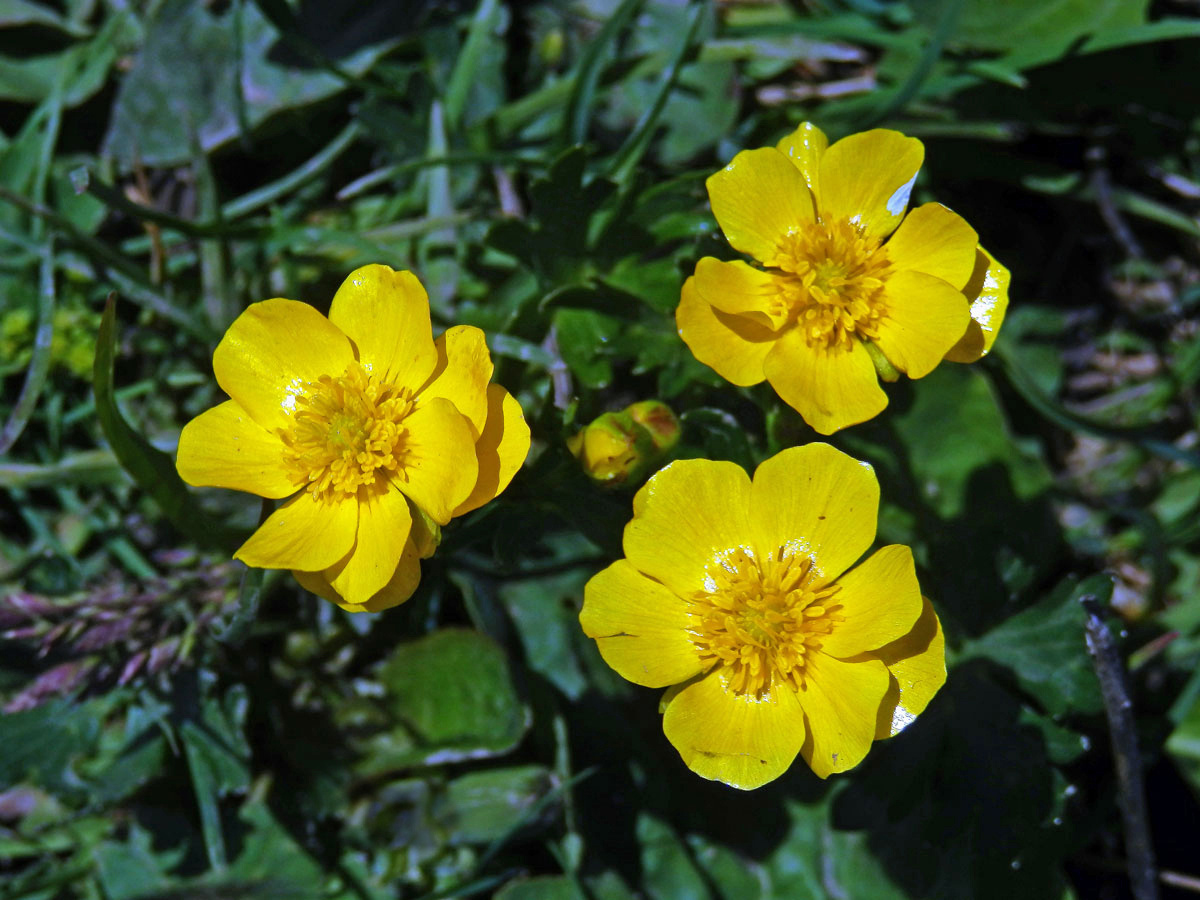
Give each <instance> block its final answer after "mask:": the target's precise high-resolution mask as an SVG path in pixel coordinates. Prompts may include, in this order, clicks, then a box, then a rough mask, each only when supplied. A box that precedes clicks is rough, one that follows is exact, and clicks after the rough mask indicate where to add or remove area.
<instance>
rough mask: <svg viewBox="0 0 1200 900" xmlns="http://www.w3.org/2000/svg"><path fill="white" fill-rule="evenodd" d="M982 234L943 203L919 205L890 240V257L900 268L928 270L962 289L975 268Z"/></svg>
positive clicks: (926, 271) (927, 271) (928, 273)
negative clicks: (977, 247) (976, 231)
mask: <svg viewBox="0 0 1200 900" xmlns="http://www.w3.org/2000/svg"><path fill="white" fill-rule="evenodd" d="M978 243H979V235H977V234H976V233H975V229H974V228H972V227H971V226H970V225H968V224H967V220H966V219H964V218H963V217H962V216H960V215H959V214H958V213H956V212H952V211H951V210H949V209H947V208H946V207H944V206H942V204H940V203H926V204H925V205H924V206H918V207H917V208H916V209H914V210H913V211H912V212H910V213H909V214H908V215H907V216H905V217H904V221H903V222H901V223H900V227H899V228H897V229H896V233H895V234H894V235H892V239H891V240H890V241H888V242H887V257H888V259H889V260H891V262H892V265H893V266H895V267H896V269H897V270H901V269H912V270H913V271H916V272H924V273H925V274H926V275H932V276H934V277H935V278H940V279H942V281H945V282H946V283H948V284H949V285H950V286H951V287H955V288H959V289H961V288H962V287H963V285H965V284H966V283H967V280H968V279H969V278H970V277H971V273H972V272H973V271H974V269H975V247H976V245H977V244H978Z"/></svg>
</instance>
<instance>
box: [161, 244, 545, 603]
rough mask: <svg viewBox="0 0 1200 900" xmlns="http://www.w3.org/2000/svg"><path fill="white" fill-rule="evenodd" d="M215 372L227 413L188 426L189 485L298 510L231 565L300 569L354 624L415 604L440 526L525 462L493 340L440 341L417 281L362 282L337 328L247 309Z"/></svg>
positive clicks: (371, 274) (393, 275) (458, 333)
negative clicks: (365, 615)
mask: <svg viewBox="0 0 1200 900" xmlns="http://www.w3.org/2000/svg"><path fill="white" fill-rule="evenodd" d="M213 371H214V372H215V373H216V376H217V383H218V384H219V385H220V386H221V389H222V390H224V391H225V392H226V393H227V394H229V396H230V397H231V398H232V399H230V400H227V401H226V402H224V403H222V404H220V405H219V406H217V407H215V408H213V409H210V410H208V411H207V412H205V413H202V414H201V415H199V416H197V417H196V418H195V419H193V420H192V421H191V422H189V423H188V424H187V425H186V426H185V427H184V429H183V433H182V434H181V435H180V436H179V455H178V459H177V462H176V465H177V467H178V469H179V474H180V475H181V476H182V477H183V479H184V480H185V481H187V482H188V483H189V484H193V485H204V486H211V487H226V488H233V489H235V490H241V491H249V492H250V493H253V494H258V495H259V496H260V497H268V498H271V499H282V498H285V497H286V498H290V499H288V500H287V502H285V503H284V504H283V505H282V506H280V507H279V509H277V510H276V511H275V512H274V513H273V514H272V515H271V516H270V517H269V518H268V519H267V520H266V521H265V522H264V523H263V524H262V526H261V527H260V528H259V529H258V530H257V531H256V532H255V533H254V534H253V535H251V537H250V539H249V540H247V541H246V543H244V544H243V545H242V546H241V548H240V549H239V550H238V551H237V553H235V554H234V556H235V557H236V558H237V559H240V560H242V561H243V562H244V563H246V565H249V566H257V567H262V568H272V569H292V570H293V572H294V574H295V576H296V578H297V579H299V581H300V583H301V584H302V585H304V587H306V588H307V589H308V590H310V591H312V592H313V593H315V594H319V595H320V596H322V597H325V598H326V599H328V600H332V601H333V602H334V603H337V604H338V605H339V606H341V607H342V608H344V609H347V610H350V611H352V612H374V611H377V610H381V609H387V608H388V607H391V606H395V605H396V604H398V603H403V602H404V601H405V600H407V599H408V598H409V597H410V596H412V593H413V591H414V590H416V587H417V583H418V582H419V581H420V577H421V573H420V565H419V560H420V559H422V558H424V557H427V556H429V555H431V554H432V553H433V551H434V549H435V548H436V547H437V543H438V540H439V536H440V526H442V525H445V524H446V523H447V522H449V521H450V519H451V518H452V517H454V516H460V515H462V514H463V513H466V512H469V511H470V510H472V509H475V508H476V507H479V506H482V505H483V504H484V503H486V502H488V501H489V500H491V499H492V498H493V497H495V496H496V495H497V494H499V493H500V492H501V491H503V490H504V488H506V487H507V486H508V483H509V482H510V481H511V480H512V477H513V475H515V474H516V472H517V470H518V469H519V468H520V467H521V464H522V463H523V462H524V461H525V456H526V454H527V453H528V452H529V427H528V426H527V425H526V424H525V419H524V416H523V415H522V413H521V407H520V404H518V403H517V401H516V400H515V399H514V398H513V397H512V396H511V395H510V394H509V393H508V391H506V390H505V389H504V388H502V387H500V386H499V385H496V384H489V383H488V382H489V381H490V379H491V377H492V361H491V356H490V354H489V353H488V348H487V344H486V343H485V340H484V335H483V332H482V331H480V330H479V329H478V328H473V327H471V326H456V327H454V328H451V329H449V330H447V331H446V332H445V333H444V334H443V335H442V336H441V337H439V338H438V339H437V340H436V341H435V340H434V339H433V333H432V329H431V325H430V320H429V298H428V296H427V295H426V293H425V289H424V288H423V287H421V283H420V282H419V281H417V279H416V277H415V276H414V275H413V274H412V273H411V272H394V271H393V270H392V269H390V268H388V267H387V266H365V267H364V268H361V269H358V270H356V271H354V272H352V273H351V274H350V276H349V277H348V278H347V279H346V280H345V282H344V283H343V284H342V286H341V288H339V289H338V292H337V294H336V295H335V296H334V298H333V305H332V307H331V308H330V311H329V318H328V319H327V318H325V316H323V315H321V314H320V313H319V312H317V311H316V310H315V309H313V308H312V307H311V306H308V305H306V304H304V303H297V302H296V301H294V300H282V299H275V300H264V301H263V302H261V303H255V304H253V305H252V306H250V307H249V308H248V309H247V310H246V311H245V312H243V313H242V314H241V315H240V316H238V318H237V320H236V321H234V323H233V324H232V325H231V326H230V327H229V330H228V331H227V332H226V333H225V337H224V339H223V340H222V341H221V343H220V344H218V345H217V349H216V352H215V353H214V354H213Z"/></svg>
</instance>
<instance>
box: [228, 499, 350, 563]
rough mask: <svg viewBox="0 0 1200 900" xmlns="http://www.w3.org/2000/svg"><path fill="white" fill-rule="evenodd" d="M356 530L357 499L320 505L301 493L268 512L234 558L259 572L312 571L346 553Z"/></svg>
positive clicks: (321, 503)
mask: <svg viewBox="0 0 1200 900" xmlns="http://www.w3.org/2000/svg"><path fill="white" fill-rule="evenodd" d="M357 530H358V502H357V501H356V500H354V499H350V500H345V501H337V502H334V503H323V502H321V501H319V500H314V499H313V495H312V494H311V493H310V492H309V491H304V492H303V493H301V494H297V495H296V496H295V497H293V498H292V499H291V500H289V501H288V502H287V503H285V504H283V506H281V507H279V509H277V510H275V512H273V513H271V515H270V516H269V517H268V518H267V521H265V522H263V523H262V525H260V526H259V528H258V531H256V532H254V534H252V535H250V539H249V540H247V541H246V543H244V544H242V546H241V547H239V548H238V551H237V553H235V554H233V557H234V559H240V560H241V561H242V562H244V563H245V564H246V565H248V566H254V567H256V568H260V569H303V570H305V571H309V572H313V571H316V570H318V569H324V568H326V567H327V566H332V565H333V564H334V563H336V562H337V561H338V560H340V559H341V558H342V557H343V556H345V555H346V554H347V553H349V552H350V548H351V547H353V546H354V536H355V533H356V532H357Z"/></svg>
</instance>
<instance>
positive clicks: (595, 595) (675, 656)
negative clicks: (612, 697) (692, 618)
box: [579, 559, 702, 687]
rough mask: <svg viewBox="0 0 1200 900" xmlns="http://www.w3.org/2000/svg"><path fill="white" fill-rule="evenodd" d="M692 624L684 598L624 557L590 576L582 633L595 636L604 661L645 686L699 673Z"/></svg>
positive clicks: (580, 616)
mask: <svg viewBox="0 0 1200 900" xmlns="http://www.w3.org/2000/svg"><path fill="white" fill-rule="evenodd" d="M688 623H689V615H688V605H687V603H686V602H685V601H683V600H682V599H680V598H679V597H678V596H677V595H676V594H674V593H672V592H671V591H670V590H668V589H667V588H665V587H664V586H663V585H661V584H659V583H658V582H657V581H653V580H651V579H650V578H647V577H646V576H645V575H643V574H642V573H641V572H639V571H638V570H637V569H635V568H634V567H633V566H632V565H631V564H630V563H629V562H628V561H627V560H623V559H622V560H618V561H617V562H615V563H613V564H612V565H611V566H609V567H608V568H607V569H604V570H603V571H602V572H600V573H599V574H597V575H596V576H595V577H593V578H592V579H591V580H590V581H588V583H587V588H586V590H585V591H584V595H583V611H582V612H580V614H579V624H580V625H581V626H583V633H584V634H586V635H587V636H588V637H590V638H594V639H595V641H596V646H597V647H598V648H599V650H600V655H601V656H603V657H604V661H605V662H606V663H608V664H609V666H611V667H612V668H613V670H614V671H616V672H617V674H618V675H620V676H621V677H622V678H625V679H626V680H627V681H632V682H633V683H634V684H640V685H643V686H645V687H668V686H669V685H672V684H678V683H679V682H681V681H687V680H688V679H689V678H692V677H693V676H695V675H699V674H700V672H701V668H702V667H701V665H700V657H699V655H698V654H697V653H696V648H695V646H694V645H693V644H692V642H691V640H689V638H688Z"/></svg>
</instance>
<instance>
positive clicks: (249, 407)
mask: <svg viewBox="0 0 1200 900" xmlns="http://www.w3.org/2000/svg"><path fill="white" fill-rule="evenodd" d="M352 362H354V348H353V347H352V346H351V344H350V341H349V340H348V339H347V337H346V335H344V334H342V332H341V330H340V329H339V328H338V327H337V326H336V325H334V324H333V323H332V322H330V321H329V320H328V319H326V318H325V317H324V316H323V315H321V314H320V313H319V312H317V311H316V310H315V309H313V308H312V307H311V306H309V305H308V304H307V303H297V302H296V301H295V300H281V299H275V300H263V301H262V302H261V303H253V304H251V305H250V306H248V307H247V308H246V310H245V311H244V312H243V313H242V314H241V315H240V316H238V317H237V318H236V319H234V320H233V324H232V325H230V326H229V330H228V331H226V332H225V337H223V338H222V339H221V343H219V344H217V349H216V350H215V351H214V352H213V372H214V373H215V374H216V376H217V384H219V385H220V386H221V390H223V391H224V392H225V393H227V394H228V395H229V396H230V397H232V398H233V399H234V400H236V401H237V402H238V404H239V405H240V406H241V407H242V409H244V410H246V412H247V413H249V415H250V418H252V419H253V420H254V421H255V422H257V423H258V424H259V425H261V426H262V427H263V428H266V429H267V430H268V431H274V430H276V429H279V428H287V427H289V426H290V425H291V420H292V413H293V412H294V410H295V408H296V395H297V394H300V393H303V392H304V391H305V390H306V389H307V386H308V385H309V384H311V383H315V382H316V381H317V380H318V379H320V377H321V376H322V375H334V376H337V375H341V374H342V373H343V372H345V371H346V367H347V366H348V365H350V363H352Z"/></svg>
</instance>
